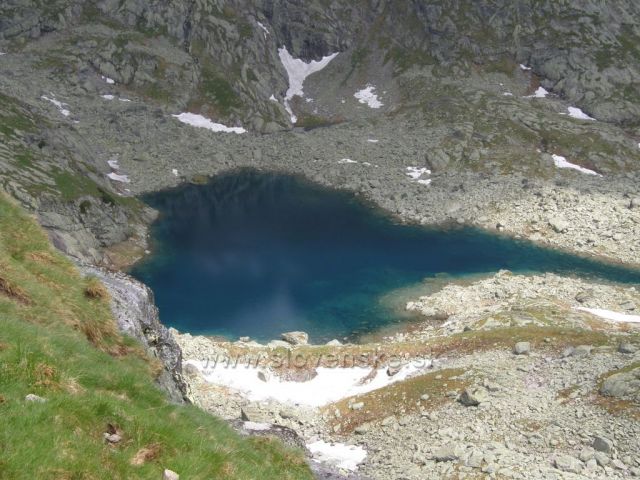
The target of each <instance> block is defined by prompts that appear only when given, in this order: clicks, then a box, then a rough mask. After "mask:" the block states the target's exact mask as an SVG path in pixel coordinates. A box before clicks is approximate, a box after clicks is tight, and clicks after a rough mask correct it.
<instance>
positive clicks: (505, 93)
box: [502, 92, 513, 97]
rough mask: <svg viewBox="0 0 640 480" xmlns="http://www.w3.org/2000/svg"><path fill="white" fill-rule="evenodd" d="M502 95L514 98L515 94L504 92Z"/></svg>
mask: <svg viewBox="0 0 640 480" xmlns="http://www.w3.org/2000/svg"><path fill="white" fill-rule="evenodd" d="M502 95H503V96H505V97H513V93H511V92H504V93H503V94H502Z"/></svg>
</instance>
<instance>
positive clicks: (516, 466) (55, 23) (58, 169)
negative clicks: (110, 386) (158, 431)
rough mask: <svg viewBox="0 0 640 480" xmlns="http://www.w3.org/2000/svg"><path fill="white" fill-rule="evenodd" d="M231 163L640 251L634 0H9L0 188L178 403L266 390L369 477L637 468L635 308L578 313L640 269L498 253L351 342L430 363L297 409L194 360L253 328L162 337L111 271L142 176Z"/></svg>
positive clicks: (546, 237) (619, 300)
mask: <svg viewBox="0 0 640 480" xmlns="http://www.w3.org/2000/svg"><path fill="white" fill-rule="evenodd" d="M314 62H315V63H314ZM321 67H322V68H321ZM312 70H313V71H314V72H315V73H313V74H311V75H309V76H308V77H307V78H300V76H299V75H300V72H301V71H306V72H307V73H308V72H310V71H312ZM296 75H298V77H296ZM303 77H304V75H303ZM185 113H191V114H194V115H196V116H195V117H194V116H187V117H186V118H187V119H191V120H190V121H191V124H189V122H185V121H184V119H185V117H183V116H182V115H181V114H185ZM194 119H195V121H194ZM194 123H195V124H196V125H194ZM203 126H204V127H207V128H198V127H203ZM212 130H213V131H212ZM234 132H235V133H234ZM242 167H251V168H258V169H264V170H266V169H269V170H281V171H285V172H289V173H294V174H300V175H303V176H306V177H308V178H309V179H311V180H314V181H316V182H318V183H320V184H323V185H327V186H331V187H335V188H340V189H346V190H349V191H353V192H355V193H356V194H357V195H359V196H362V197H364V198H366V199H368V200H370V201H371V202H373V204H375V205H376V206H378V207H380V208H382V209H384V210H386V211H387V212H389V213H390V214H391V215H393V216H395V217H396V218H398V219H399V220H401V221H406V222H417V223H422V224H430V225H435V224H438V225H446V226H455V225H473V226H476V227H479V228H482V229H487V230H491V231H495V232H498V233H501V234H506V235H512V236H515V237H520V238H528V239H530V240H533V241H535V242H539V243H543V244H546V245H551V246H553V247H556V248H562V249H566V250H568V251H570V252H573V253H579V254H583V255H594V256H598V257H601V258H605V259H607V260H609V261H614V262H621V263H625V264H628V265H636V266H637V265H640V188H639V187H638V185H640V4H638V3H637V2H634V1H631V0H615V1H611V2H601V1H595V0H573V1H569V0H566V1H550V0H543V1H538V0H536V1H534V0H518V1H515V2H513V1H511V2H509V1H505V0H496V1H492V2H478V1H471V0H460V1H449V2H443V1H437V0H427V1H417V0H416V1H410V0H407V1H403V2H397V1H391V0H366V1H364V0H363V1H358V2H338V1H330V0H313V1H300V0H256V1H248V0H206V1H205V0H190V1H188V2H183V1H144V0H118V1H116V0H103V1H81V0H52V1H42V0H6V1H4V2H2V3H1V4H0V186H1V187H2V189H3V190H4V191H6V192H7V193H9V194H10V195H11V196H13V197H14V198H15V199H16V200H17V201H18V202H19V203H20V204H21V205H22V206H23V207H25V208H26V209H27V210H28V211H30V212H32V213H33V214H35V216H36V217H37V219H38V221H39V222H40V224H41V225H42V226H43V227H44V228H45V229H46V231H47V232H48V234H49V237H50V239H51V241H52V243H53V244H54V245H55V247H57V248H58V249H59V250H60V251H62V252H64V253H65V254H67V255H68V256H70V257H72V258H73V259H74V260H76V261H77V262H78V263H80V264H81V265H82V268H83V269H84V270H85V271H86V272H90V273H91V274H92V275H96V276H98V277H99V278H100V279H101V280H102V282H103V283H104V284H105V285H106V286H107V288H108V289H109V292H110V295H111V298H112V300H113V302H112V309H113V311H114V314H115V317H116V319H117V320H118V323H119V326H120V328H121V329H122V330H123V331H124V332H126V333H127V334H128V335H131V336H133V337H135V338H136V339H138V340H139V341H141V342H142V344H143V345H144V347H145V349H146V350H147V353H149V354H150V355H152V356H155V357H157V358H158V359H160V360H161V361H162V363H163V367H162V369H161V374H160V375H159V376H158V380H159V383H160V385H161V386H163V387H164V388H165V390H166V391H167V392H168V393H169V395H170V396H171V398H172V399H173V400H176V401H179V400H182V397H183V396H185V395H186V396H187V397H188V398H190V399H191V400H193V401H194V402H195V403H197V404H199V405H201V406H202V407H203V408H205V409H207V410H209V411H211V412H213V413H215V414H217V415H221V416H223V417H225V418H228V419H230V420H231V419H235V420H236V423H237V421H238V417H240V409H241V408H243V407H244V408H245V409H246V407H247V405H251V404H255V403H257V407H256V406H255V405H253V406H254V407H256V408H257V410H258V413H259V414H260V415H261V418H259V419H257V420H259V421H257V423H263V421H266V422H268V423H278V424H280V427H283V428H284V427H287V428H294V429H295V430H297V431H298V433H300V435H301V436H300V438H298V437H295V435H294V438H296V439H297V440H296V441H297V442H298V443H300V442H310V441H312V440H315V439H317V438H320V437H322V438H324V439H328V440H332V441H336V440H339V441H342V442H348V443H355V444H358V445H361V446H363V448H364V449H366V450H367V452H368V455H367V457H366V460H364V461H363V462H361V467H360V469H361V471H362V472H363V474H365V475H367V476H370V477H372V478H446V477H447V476H448V477H455V476H456V475H459V476H469V477H471V478H474V476H476V475H479V474H482V473H484V474H487V475H493V476H494V477H495V476H497V477H503V478H510V477H514V478H531V477H530V475H531V472H535V474H534V475H535V476H536V478H538V477H540V478H544V477H548V478H558V476H566V478H581V476H583V477H587V478H617V477H623V476H626V475H638V474H639V473H640V472H639V470H638V468H640V463H639V462H640V459H638V458H637V451H638V448H639V447H638V445H637V439H638V424H637V419H638V416H637V415H638V413H637V406H638V393H637V392H638V388H639V383H638V369H637V366H638V363H637V362H638V359H637V355H638V354H637V345H638V332H637V328H636V325H637V324H636V322H629V321H624V322H622V323H620V322H618V323H611V322H606V321H603V320H602V318H601V317H598V316H597V315H595V314H594V311H596V310H597V311H600V313H602V311H603V310H606V311H609V312H611V311H613V312H615V313H617V314H622V315H627V316H628V317H616V318H618V319H619V318H624V319H626V320H628V319H629V318H630V317H634V316H637V307H636V305H638V302H639V300H638V298H637V292H635V291H633V290H631V289H629V290H622V289H621V287H617V286H615V285H613V286H612V285H588V284H582V283H580V282H579V281H577V280H575V279H569V278H556V277H544V278H540V277H530V276H527V277H518V276H513V277H512V276H509V275H507V274H499V275H497V276H496V277H495V278H488V279H483V280H478V281H477V282H476V283H471V284H465V285H450V286H448V287H444V289H442V290H440V291H436V292H435V293H434V291H433V289H427V288H426V289H425V292H424V295H423V297H422V298H420V299H418V298H416V299H414V301H412V302H410V303H409V304H408V307H407V308H408V309H410V310H414V311H416V312H417V313H418V314H420V315H423V316H425V317H424V318H422V317H420V321H418V322H416V324H415V325H412V326H411V328H410V329H408V331H407V332H400V333H397V334H395V335H392V336H390V337H389V338H387V339H385V340H384V341H382V342H377V343H373V344H372V345H369V346H366V345H364V346H345V347H344V349H345V350H346V351H347V352H351V350H352V349H355V350H356V351H357V350H358V349H360V348H371V349H383V348H389V349H390V351H391V352H395V353H398V352H399V353H402V355H404V356H406V357H407V359H415V358H417V357H420V358H423V359H424V358H425V357H426V358H429V359H432V357H433V355H432V354H433V345H434V343H433V342H436V343H438V342H441V343H442V345H444V347H442V348H444V349H445V350H442V349H440V350H438V349H436V350H437V352H436V353H437V355H436V356H435V357H436V359H438V358H439V357H443V359H442V361H441V362H440V363H438V362H435V363H433V364H432V367H433V368H435V369H436V370H435V371H433V372H430V373H428V374H427V375H424V376H422V377H417V378H418V380H415V379H414V380H411V379H409V380H407V382H398V384H397V385H396V387H395V388H397V390H393V389H391V390H390V391H387V390H384V389H383V390H382V391H381V392H379V394H369V395H373V396H372V397H366V398H363V399H342V400H340V401H336V402H333V403H335V405H334V404H331V405H330V406H324V407H323V409H318V408H316V409H311V410H310V409H308V408H302V411H301V412H300V411H296V410H295V409H294V412H293V414H292V413H291V411H289V410H287V408H288V405H284V407H283V405H281V404H277V403H273V402H271V403H270V402H267V405H266V406H265V405H264V404H262V403H261V402H255V401H250V400H248V399H247V398H246V396H243V395H241V394H239V393H238V392H233V391H232V392H229V391H228V389H226V388H223V387H220V385H216V384H215V383H211V382H209V381H207V380H206V377H203V376H202V372H201V371H200V370H198V369H195V367H193V365H196V363H197V362H199V361H203V360H205V359H206V358H207V357H209V356H210V354H213V353H215V354H219V353H220V352H223V353H224V352H227V351H231V352H234V351H235V350H236V349H238V348H239V349H245V348H249V349H252V348H256V349H258V350H260V351H262V350H265V349H266V347H264V346H258V345H253V346H252V345H251V344H249V345H247V342H240V344H237V343H223V344H222V345H218V344H215V343H213V344H212V343H211V342H210V341H209V340H208V339H200V338H197V337H195V338H192V337H190V336H189V335H188V334H183V335H178V337H177V343H176V340H174V338H173V334H172V333H171V332H170V331H168V330H167V329H166V328H165V327H164V326H163V325H162V324H160V323H159V321H158V318H157V312H156V310H155V307H154V306H153V302H152V295H151V293H150V292H149V291H148V290H147V289H146V287H144V286H143V285H139V284H137V283H135V282H133V281H131V279H129V278H127V277H126V276H124V275H122V274H120V273H112V272H109V271H108V269H111V270H114V269H115V270H117V269H122V268H126V267H127V266H128V265H130V264H131V263H133V262H134V261H135V260H137V259H138V258H140V257H141V256H142V255H144V254H145V251H146V250H147V249H148V248H149V247H148V238H147V228H148V226H149V224H150V222H152V221H153V219H154V218H155V212H154V211H152V210H151V209H149V208H148V207H147V206H145V205H144V204H143V203H142V202H141V201H140V200H139V199H138V195H140V194H143V193H146V192H151V191H157V190H160V189H163V188H169V187H173V186H176V185H179V184H180V183H183V182H195V183H201V182H206V181H207V178H208V177H209V176H211V175H215V174H218V173H220V172H223V171H228V170H232V169H236V168H242ZM0 266H2V265H0ZM105 267H106V268H107V270H105V269H104V268H105ZM2 268H4V266H2ZM2 272H3V270H2V269H0V273H2ZM594 292H595V293H594ZM0 298H1V297H0ZM579 308H587V309H591V311H587V310H579ZM594 309H595V310H594ZM444 318H447V319H448V320H447V321H446V322H444V321H443V319H444ZM609 320H611V319H609ZM443 322H444V323H443ZM621 325H622V326H621ZM183 333H184V332H183ZM516 341H522V342H529V347H528V349H529V350H528V351H529V352H530V354H525V355H515V354H513V353H512V351H513V349H514V344H515V343H516ZM212 345H213V346H212ZM621 345H625V347H622V346H621ZM425 346H427V347H429V348H428V351H425V350H424V348H426V347H425ZM179 347H182V349H184V354H185V357H186V358H187V359H188V360H190V361H191V362H192V365H191V366H190V367H189V368H188V369H187V370H188V371H187V372H186V383H184V378H183V376H182V374H181V372H182V352H181V350H180V348H179ZM272 347H277V348H284V347H283V345H282V344H275V345H272ZM521 347H522V348H523V349H524V348H525V347H524V346H521ZM305 348H307V347H305ZM308 348H309V351H307V350H305V354H306V355H310V356H312V357H314V356H316V355H318V352H324V351H325V350H326V349H327V348H337V347H336V346H335V345H333V346H332V347H326V346H320V347H308ZM340 348H342V347H340ZM569 348H574V350H571V351H570V350H568V349H569ZM338 351H340V350H338ZM0 352H1V349H0ZM575 352H577V353H575ZM634 352H635V353H634ZM194 362H196V363H194ZM386 366H387V365H385V367H386ZM439 370H443V372H442V373H437V372H438V371H439ZM423 373H424V372H423ZM392 376H393V375H391V377H392ZM438 376H440V378H437V377H438ZM303 377H304V375H303ZM304 379H305V378H302V380H304ZM443 379H444V381H443ZM307 380H308V379H307ZM388 388H391V387H388ZM467 388H474V389H475V390H474V391H473V392H468V393H467V394H465V393H464V392H465V389H467ZM478 392H479V393H478ZM0 393H2V392H0ZM418 393H419V394H418ZM424 395H426V397H424ZM470 395H471V396H474V395H475V396H476V397H477V396H478V395H479V396H480V397H481V398H480V400H479V401H477V402H476V401H471V402H469V401H468V399H469V396H470ZM423 397H424V398H423ZM1 398H2V397H1V396H0V399H1ZM385 398H386V399H387V400H388V399H391V400H389V401H388V402H386V403H385V400H384V399H385ZM425 398H426V399H425ZM458 398H460V399H461V401H458V400H457V399H458ZM429 399H431V400H429ZM465 399H466V400H465ZM612 399H613V400H612ZM476 400H478V398H476ZM465 402H466V403H471V404H475V403H477V405H473V406H468V405H465ZM360 403H362V404H363V405H362V406H360V407H359V408H352V407H353V406H354V405H359V404H360ZM372 404H373V405H377V406H376V407H375V408H370V405H372ZM1 405H2V402H0V408H1ZM285 407H286V408H285ZM476 407H477V408H476ZM283 412H284V414H283ZM254 413H255V412H254ZM260 415H259V416H260ZM292 415H293V416H292ZM245 417H246V418H245V421H247V419H249V421H250V422H251V421H254V420H256V418H253V419H250V418H249V417H253V415H248V416H247V415H245ZM341 419H343V420H341ZM447 422H448V423H450V424H451V426H444V425H443V424H444V423H447ZM254 423H256V422H254ZM236 426H237V425H236ZM249 427H251V425H249ZM253 427H255V425H253ZM241 428H244V427H241ZM248 430H252V429H251V428H244V430H243V431H244V433H246V431H248ZM258 431H260V428H259V429H258ZM253 433H255V429H254V430H253ZM280 436H283V435H280ZM284 436H285V437H286V435H284ZM600 437H603V438H604V439H605V440H606V441H603V442H604V443H603V442H600V441H598V442H596V441H595V439H596V438H600ZM294 443H295V442H294ZM441 447H442V448H443V449H448V450H447V451H444V450H443V451H440V448H441ZM603 455H604V456H603ZM2 465H3V463H2V461H1V459H0V467H1V466H2ZM325 474H326V475H330V473H326V472H325ZM561 478H563V477H561Z"/></svg>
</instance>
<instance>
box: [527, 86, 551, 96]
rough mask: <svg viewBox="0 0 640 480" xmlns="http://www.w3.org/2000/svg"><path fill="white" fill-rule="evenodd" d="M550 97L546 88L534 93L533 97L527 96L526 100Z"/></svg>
mask: <svg viewBox="0 0 640 480" xmlns="http://www.w3.org/2000/svg"><path fill="white" fill-rule="evenodd" d="M547 95H549V92H548V91H547V90H546V89H545V88H544V87H538V89H537V90H536V91H535V92H533V95H527V96H526V97H524V98H545V97H546V96H547Z"/></svg>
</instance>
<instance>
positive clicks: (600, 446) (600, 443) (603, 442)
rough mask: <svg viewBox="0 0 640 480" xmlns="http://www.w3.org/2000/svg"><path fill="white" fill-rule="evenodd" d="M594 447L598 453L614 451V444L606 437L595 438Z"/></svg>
mask: <svg viewBox="0 0 640 480" xmlns="http://www.w3.org/2000/svg"><path fill="white" fill-rule="evenodd" d="M592 446H593V448H594V449H595V450H597V451H598V452H604V453H611V450H613V442H612V441H611V440H609V439H608V438H606V437H595V438H594V439H593V444H592Z"/></svg>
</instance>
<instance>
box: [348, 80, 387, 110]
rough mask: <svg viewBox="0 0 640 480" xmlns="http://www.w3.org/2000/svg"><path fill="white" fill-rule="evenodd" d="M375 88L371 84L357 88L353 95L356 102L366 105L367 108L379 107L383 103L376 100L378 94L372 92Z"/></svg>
mask: <svg viewBox="0 0 640 480" xmlns="http://www.w3.org/2000/svg"><path fill="white" fill-rule="evenodd" d="M375 89H376V87H374V86H373V85H367V86H366V88H363V89H362V90H358V91H357V92H356V93H354V94H353V96H354V97H356V98H357V99H358V102H360V103H364V104H366V105H368V106H369V108H380V107H382V105H384V104H383V103H382V102H381V101H380V100H378V95H377V94H376V93H374V90H375Z"/></svg>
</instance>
